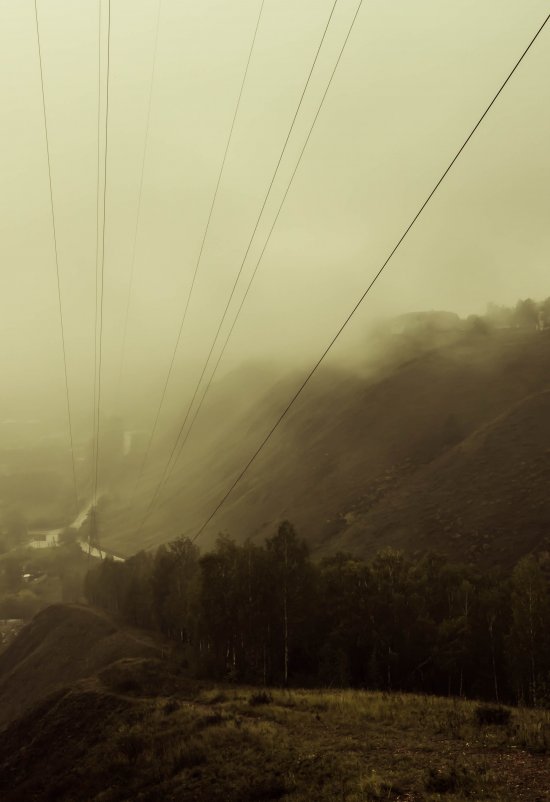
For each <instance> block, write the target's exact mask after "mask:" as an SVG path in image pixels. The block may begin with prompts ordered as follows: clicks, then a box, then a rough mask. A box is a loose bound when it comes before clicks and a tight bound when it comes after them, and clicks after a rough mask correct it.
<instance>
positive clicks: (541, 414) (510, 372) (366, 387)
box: [110, 331, 550, 560]
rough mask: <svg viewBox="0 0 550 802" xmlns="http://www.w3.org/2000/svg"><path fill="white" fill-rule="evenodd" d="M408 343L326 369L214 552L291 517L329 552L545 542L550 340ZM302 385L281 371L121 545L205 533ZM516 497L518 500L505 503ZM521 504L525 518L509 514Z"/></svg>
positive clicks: (524, 547) (466, 337)
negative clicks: (369, 361)
mask: <svg viewBox="0 0 550 802" xmlns="http://www.w3.org/2000/svg"><path fill="white" fill-rule="evenodd" d="M401 345H402V348H403V350H401ZM401 345H396V346H395V348H394V354H393V356H392V357H391V359H390V360H389V361H387V362H386V363H385V364H384V363H383V364H382V365H381V367H380V369H379V372H378V374H377V375H376V377H375V376H373V375H371V376H370V378H365V377H360V376H358V375H357V374H356V373H352V372H350V371H344V370H343V369H341V370H336V369H331V368H328V367H327V368H325V369H323V371H322V372H320V374H319V375H318V376H317V377H316V378H315V379H314V381H313V382H312V384H311V386H310V387H309V388H308V390H307V391H306V393H305V394H304V396H303V397H302V398H301V400H300V401H299V403H298V404H297V405H296V407H295V409H294V410H293V412H292V413H291V415H290V416H289V418H288V420H287V421H286V422H285V424H284V425H283V426H282V427H281V428H280V430H279V431H278V432H277V433H276V435H275V436H274V438H273V439H272V441H271V442H270V444H269V446H268V448H267V449H266V450H265V452H264V453H263V454H262V455H261V456H260V457H259V459H258V460H257V462H256V463H255V465H254V466H253V468H252V469H251V470H250V471H249V473H248V474H247V475H246V477H245V478H244V480H243V481H242V482H241V483H240V485H239V486H238V487H237V489H236V491H235V492H234V494H233V495H232V496H231V498H230V499H229V501H228V503H227V504H226V505H225V506H224V509H223V511H222V512H221V513H220V514H219V515H218V516H217V517H216V519H215V520H214V522H213V523H212V525H211V526H210V527H209V529H208V530H206V532H205V533H204V535H203V536H202V537H201V542H202V544H203V546H205V547H207V546H208V545H209V543H211V542H212V539H213V538H214V536H215V534H216V533H217V532H219V531H228V532H229V533H230V534H231V535H233V536H235V537H236V538H237V539H243V538H244V537H246V536H249V535H254V536H259V537H262V536H264V535H266V534H271V533H272V531H273V528H274V526H275V525H276V523H277V521H279V520H281V519H282V518H284V517H288V518H290V519H291V520H292V521H293V522H295V523H296V525H297V526H298V528H299V530H300V532H301V533H302V534H303V535H304V536H305V537H306V538H307V539H308V541H309V542H310V544H311V545H312V546H313V547H314V548H315V549H318V550H319V551H320V552H321V553H323V552H326V551H334V550H336V549H338V548H346V547H351V548H353V550H354V551H356V552H358V553H359V554H365V555H368V554H370V553H371V552H372V551H373V549H374V548H377V547H379V546H380V545H384V544H385V543H395V544H397V545H401V546H405V547H407V548H413V549H414V548H416V547H417V546H418V545H419V544H420V545H421V546H422V547H427V548H435V549H437V550H440V551H445V550H446V551H448V552H449V553H451V554H455V553H456V552H457V551H458V552H460V555H461V556H464V552H465V549H464V548H463V543H464V541H462V542H460V537H464V538H465V541H467V549H470V551H471V556H475V557H476V558H477V559H479V558H480V557H481V558H483V559H486V560H493V559H499V555H498V551H499V548H500V542H501V541H502V542H504V543H505V546H506V548H505V551H506V559H507V560H514V559H517V558H518V557H519V556H521V555H522V554H523V553H525V552H526V551H528V550H529V548H531V547H532V546H533V544H535V543H536V542H537V541H538V540H540V538H541V537H543V535H544V531H545V530H546V529H547V523H548V521H550V502H549V501H548V499H547V496H546V494H545V492H544V488H545V487H546V483H547V478H548V465H547V456H546V453H545V448H544V442H545V439H546V436H547V433H548V422H547V421H548V419H549V418H550V416H549V415H548V412H549V410H548V407H549V403H548V398H549V396H548V394H547V393H545V392H544V391H545V390H546V388H547V387H548V377H549V376H550V337H548V336H545V335H536V334H534V333H526V332H521V331H503V332H495V333H494V334H493V335H492V336H483V335H472V334H462V335H460V336H455V337H454V338H451V339H450V340H449V339H448V340H446V341H444V342H442V343H440V344H439V346H438V347H434V348H431V349H428V348H426V347H421V346H416V347H415V348H412V347H410V344H408V343H407V342H406V341H404V342H403V343H402V344H401ZM424 346H425V344H424ZM405 357H406V358H405ZM297 381H298V379H297V377H291V378H288V377H287V378H285V379H282V380H281V382H280V383H279V384H278V385H276V386H275V387H274V389H273V390H272V391H271V392H270V393H269V394H267V395H266V396H265V397H264V399H263V401H262V402H260V403H259V404H258V405H257V406H256V408H255V409H254V410H248V411H247V414H246V415H245V416H244V418H243V419H241V420H240V421H238V422H235V423H234V425H233V426H232V427H231V434H230V435H229V436H227V437H226V439H223V438H222V439H221V440H220V441H219V442H218V445H217V448H215V449H213V448H210V449H208V450H207V452H206V453H205V454H202V455H201V454H200V453H198V454H196V455H195V454H194V455H193V457H192V459H190V461H189V462H188V464H187V465H185V461H184V462H183V464H182V466H181V468H180V469H179V482H180V491H179V496H178V497H177V498H176V499H175V500H173V501H172V502H171V503H170V504H168V505H166V506H159V507H158V508H157V509H156V510H155V512H154V514H153V515H152V516H151V518H150V520H149V522H148V524H147V526H146V527H144V529H143V531H142V532H141V533H140V539H139V542H136V540H135V536H136V535H135V527H134V528H133V529H131V530H127V531H126V530H125V527H124V524H123V521H124V520H125V519H127V517H128V516H127V510H126V511H125V512H124V510H123V511H122V513H121V516H120V518H119V519H118V521H117V522H116V523H117V525H116V527H115V528H114V529H113V530H112V532H111V538H110V540H111V542H112V543H113V546H115V547H118V548H122V549H124V548H125V549H126V550H127V551H133V550H135V549H136V548H138V547H140V546H143V545H147V546H148V545H153V544H156V543H159V542H161V541H163V540H166V539H169V538H171V537H173V536H175V535H176V534H180V533H185V534H191V535H192V534H194V532H196V529H197V527H198V525H199V524H200V523H202V521H203V520H204V516H205V513H206V512H207V511H210V510H211V509H212V508H213V506H214V504H215V502H216V501H217V500H218V499H219V498H220V497H221V496H222V495H223V492H224V490H225V489H226V488H227V487H228V485H229V484H230V481H231V479H232V477H234V476H235V472H236V471H237V470H238V469H239V468H240V467H241V466H242V465H243V464H244V463H245V462H246V457H248V456H249V455H250V454H251V453H252V452H253V450H254V448H255V446H256V445H257V443H258V442H259V441H260V439H261V437H262V435H263V434H264V433H265V432H266V431H267V430H268V429H269V426H270V425H271V423H272V421H273V420H275V419H276V417H277V414H278V411H280V409H282V408H283V407H284V402H285V400H286V399H287V398H288V397H289V396H290V394H291V391H292V388H293V387H294V386H295V385H296V383H297ZM217 403H218V407H217V409H218V410H219V409H222V408H223V405H221V406H220V401H219V400H218V402H217ZM470 451H471V452H473V453H469V452H470ZM503 483H504V484H503ZM451 491H452V492H451ZM509 492H510V493H511V495H510V499H511V500H512V499H513V505H512V501H510V504H508V506H507V505H506V504H502V505H501V504H500V503H499V499H502V498H504V497H505V496H506V497H508V493H509ZM168 495H169V494H168ZM531 496H532V498H533V500H531ZM488 499H489V500H490V504H488V501H487V500H488ZM531 501H532V503H533V504H534V505H536V508H535V507H533V508H532V509H531V508H530V507H529V505H530V504H531ZM526 504H527V507H526ZM511 506H513V507H514V509H515V511H516V512H518V510H521V511H522V514H521V515H520V514H515V515H510V514H509V511H510V508H511ZM461 510H466V511H467V514H466V515H465V516H462V515H460V514H459V512H460V511H461ZM470 513H473V514H470ZM523 513H525V514H523ZM462 519H463V520H462ZM390 524H391V525H390ZM524 527H525V529H524ZM456 535H459V538H458V540H457V539H456V537H454V536H456ZM420 536H422V537H421V540H420V541H419V537H420ZM451 536H453V537H451ZM453 538H454V539H453ZM486 538H489V547H487V540H486ZM493 538H496V539H497V541H498V543H497V544H496V545H494V546H492V545H491V542H490V541H491V539H493ZM457 543H458V545H457Z"/></svg>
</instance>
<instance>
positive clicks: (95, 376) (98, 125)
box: [91, 0, 102, 498]
mask: <svg viewBox="0 0 550 802" xmlns="http://www.w3.org/2000/svg"><path fill="white" fill-rule="evenodd" d="M97 6H98V15H97V16H98V33H97V171H96V229H95V316H94V389H93V403H92V417H93V420H92V486H91V492H92V498H93V496H94V475H93V471H94V470H95V454H96V451H95V449H96V431H97V428H96V420H97V415H96V406H97V334H98V314H99V307H98V293H99V239H100V237H99V232H100V222H99V218H100V212H99V209H100V205H99V200H100V178H101V7H102V0H98V3H97Z"/></svg>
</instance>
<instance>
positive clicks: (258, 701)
mask: <svg viewBox="0 0 550 802" xmlns="http://www.w3.org/2000/svg"><path fill="white" fill-rule="evenodd" d="M272 701H273V697H272V696H271V694H270V693H268V692H267V691H257V692H256V693H253V694H252V695H251V696H250V697H249V699H248V704H249V705H252V707H257V706H258V705H270V704H271V702H272Z"/></svg>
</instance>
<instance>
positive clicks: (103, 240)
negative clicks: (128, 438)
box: [93, 0, 111, 507]
mask: <svg viewBox="0 0 550 802" xmlns="http://www.w3.org/2000/svg"><path fill="white" fill-rule="evenodd" d="M110 62H111V0H108V3H107V76H106V92H105V151H104V160H103V217H102V226H101V260H100V265H101V269H100V275H101V282H100V285H101V288H100V292H99V337H98V339H99V355H98V370H97V421H96V445H95V476H94V492H93V500H94V501H93V503H94V507H95V505H96V504H97V487H98V479H99V443H100V428H101V366H102V357H103V299H104V288H105V229H106V219H107V214H106V210H107V163H108V154H109V76H110Z"/></svg>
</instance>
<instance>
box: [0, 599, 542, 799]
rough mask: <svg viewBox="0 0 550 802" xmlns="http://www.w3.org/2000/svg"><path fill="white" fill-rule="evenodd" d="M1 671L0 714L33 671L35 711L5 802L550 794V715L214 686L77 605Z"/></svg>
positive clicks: (17, 723)
mask: <svg viewBox="0 0 550 802" xmlns="http://www.w3.org/2000/svg"><path fill="white" fill-rule="evenodd" d="M61 637H62V640H63V644H62V646H63V651H62V653H61V654H60V649H61V643H60V639H61ZM38 649H39V656H40V660H38V659H34V658H33V655H36V652H37V650H38ZM129 653H131V654H132V655H133V656H132V657H125V658H121V657H120V656H121V655H122V654H126V655H128V654H129ZM138 654H141V655H143V654H146V655H149V656H148V657H143V656H141V657H138V656H137V655H138ZM152 654H153V655H155V654H156V655H157V656H156V657H152V656H151V655H152ZM37 657H38V655H37ZM117 658H118V659H117ZM112 660H114V662H110V661H112ZM48 666H51V670H50V675H51V676H50V680H46V681H41V679H40V672H42V674H44V673H46V672H47V671H48ZM0 671H1V676H2V681H3V683H4V684H3V698H2V703H3V704H5V702H6V692H7V688H6V684H5V678H6V674H9V673H10V672H11V674H12V675H13V676H15V675H17V674H18V675H19V677H20V678H22V677H23V675H25V674H26V676H27V677H30V675H31V673H33V674H34V685H33V695H34V706H30V707H29V706H27V707H26V710H25V712H24V713H23V714H22V715H21V716H20V717H18V718H16V719H14V720H12V721H11V723H9V724H8V725H7V726H6V727H5V728H4V729H3V730H1V731H0V792H1V794H2V799H3V800H4V802H20V800H22V799H25V800H31V799H36V800H38V799H39V800H52V802H53V800H55V802H80V801H82V802H92V800H96V802H118V801H119V800H120V801H122V800H128V799H136V800H141V802H146V801H147V802H160V800H163V802H164V800H174V801H175V800H178V802H191V801H193V802H217V801H219V802H222V800H223V802H256V801H257V800H267V799H281V800H288V802H306V801H307V802H310V800H311V799H316V800H319V802H329V801H332V800H334V799H342V800H346V802H368V801H369V800H381V799H390V800H393V801H394V802H435V800H440V799H441V795H442V794H444V796H445V798H446V799H449V800H456V801H457V802H459V800H464V799H466V798H468V799H486V800H488V802H534V800H538V801H539V802H544V800H548V799H550V795H549V791H548V788H549V787H550V769H549V765H548V761H547V759H546V757H545V753H546V752H547V750H548V749H549V748H550V721H549V719H548V715H547V713H544V712H541V711H533V710H531V711H529V710H526V709H523V710H514V709H507V708H497V713H496V714H495V713H494V711H493V708H486V707H483V706H481V707H480V706H478V705H476V704H475V703H473V702H466V701H458V700H456V699H438V698H435V697H427V696H424V697H420V696H413V695H401V694H381V693H373V692H367V691H329V690H326V691H304V690H276V689H272V690H268V689H264V690H260V691H258V690H254V689H251V688H246V687H239V686H235V685H216V686H213V685H207V684H206V683H198V682H196V681H191V680H188V679H186V678H185V677H184V676H183V675H182V673H181V669H179V670H178V669H176V668H175V665H174V664H173V663H171V662H170V661H167V660H166V658H162V656H161V655H159V652H158V647H156V646H155V644H151V642H150V639H149V636H146V635H144V634H143V633H141V634H138V633H137V632H136V631H122V630H121V629H120V628H119V627H118V626H117V625H115V624H114V623H113V622H112V620H110V619H108V618H107V617H106V616H104V615H103V614H100V613H97V612H96V611H94V610H86V609H84V608H77V607H64V606H58V607H55V608H50V609H49V610H46V611H44V612H43V613H41V614H39V616H37V618H36V619H35V621H34V622H33V624H31V625H30V626H29V627H28V628H27V629H26V630H25V631H24V632H23V633H22V634H21V635H20V636H19V637H18V638H17V639H16V641H15V642H14V643H13V644H12V646H11V647H10V649H8V652H7V653H6V655H5V657H4V659H3V662H2V666H1V668H0ZM54 674H55V675H57V689H56V690H52V689H53V687H54V685H55V684H56V683H54V682H53V681H51V678H53V675H54ZM28 687H29V686H27V688H28ZM26 701H27V703H28V702H30V700H29V699H27V700H26ZM491 711H493V712H491ZM495 716H496V718H495Z"/></svg>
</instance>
